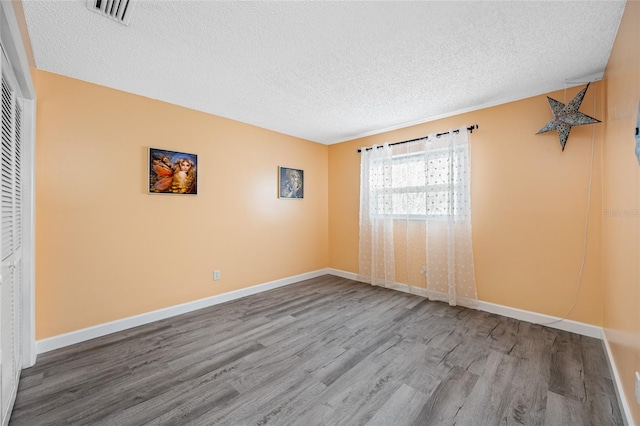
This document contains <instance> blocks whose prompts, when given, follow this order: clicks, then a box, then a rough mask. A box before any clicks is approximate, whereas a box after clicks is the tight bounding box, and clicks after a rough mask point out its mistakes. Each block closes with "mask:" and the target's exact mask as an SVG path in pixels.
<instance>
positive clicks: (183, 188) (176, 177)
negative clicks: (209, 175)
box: [147, 147, 198, 195]
mask: <svg viewBox="0 0 640 426" xmlns="http://www.w3.org/2000/svg"><path fill="white" fill-rule="evenodd" d="M147 188H148V193H149V194H173V195H197V194H198V155H197V154H190V153H186V152H182V151H171V150H168V149H160V148H152V147H149V181H148V187H147Z"/></svg>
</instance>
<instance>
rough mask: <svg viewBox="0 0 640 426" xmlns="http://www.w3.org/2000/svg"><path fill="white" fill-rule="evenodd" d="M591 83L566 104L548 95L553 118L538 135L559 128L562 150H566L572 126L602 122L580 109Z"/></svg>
mask: <svg viewBox="0 0 640 426" xmlns="http://www.w3.org/2000/svg"><path fill="white" fill-rule="evenodd" d="M589 84H591V83H587V86H586V87H585V88H584V89H582V90H581V91H580V92H579V93H578V94H577V95H576V96H575V98H573V99H572V100H571V102H569V103H568V104H566V105H565V104H563V103H562V102H559V101H556V100H555V99H551V98H550V97H548V96H547V99H548V100H549V105H550V106H551V112H552V113H553V118H552V119H551V120H549V122H548V123H547V124H545V126H544V127H543V128H542V129H540V130H538V133H536V135H538V134H540V133H545V132H549V131H551V130H557V131H558V137H559V138H560V146H562V151H564V147H565V145H566V144H567V139H569V132H571V127H572V126H582V125H583V124H592V123H600V120H598V119H597V118H593V117H590V116H588V115H586V114H583V113H581V112H580V111H578V110H579V109H580V104H582V100H583V99H584V94H585V93H587V89H588V88H589Z"/></svg>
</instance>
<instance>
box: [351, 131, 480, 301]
mask: <svg viewBox="0 0 640 426" xmlns="http://www.w3.org/2000/svg"><path fill="white" fill-rule="evenodd" d="M361 155H362V159H361V167H360V243H359V256H360V265H359V266H360V270H359V278H360V280H362V281H365V282H368V283H371V284H373V285H378V286H383V287H388V288H396V289H400V290H403V291H409V292H412V293H415V294H420V295H423V296H426V297H429V298H430V299H433V300H442V301H446V302H448V303H449V304H451V305H458V304H459V305H464V306H474V305H475V304H476V302H477V298H478V297H477V293H476V285H475V275H474V267H473V248H472V239H471V184H470V178H471V170H470V155H469V134H468V133H467V129H466V127H461V128H460V129H457V132H454V131H450V132H449V133H448V134H445V135H441V136H439V137H437V136H436V135H429V136H428V137H427V138H425V139H422V140H420V141H416V142H410V143H406V144H400V145H389V144H385V145H383V146H382V147H378V146H376V147H374V148H373V149H370V150H364V149H363V150H362V153H361Z"/></svg>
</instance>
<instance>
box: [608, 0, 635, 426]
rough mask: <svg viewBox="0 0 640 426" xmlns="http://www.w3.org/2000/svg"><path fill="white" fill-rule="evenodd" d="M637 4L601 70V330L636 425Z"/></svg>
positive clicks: (630, 8) (628, 10)
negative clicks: (603, 113)
mask: <svg viewBox="0 0 640 426" xmlns="http://www.w3.org/2000/svg"><path fill="white" fill-rule="evenodd" d="M638 22H640V2H637V1H628V2H627V4H626V7H625V12H624V15H623V18H622V22H621V23H620V27H619V29H618V34H617V37H616V41H615V44H614V47H613V50H612V52H611V56H610V57H609V63H608V65H607V70H606V73H605V81H606V84H607V127H606V140H605V143H604V150H603V191H604V197H603V209H604V218H603V286H604V329H605V336H606V338H607V340H608V342H609V344H610V346H611V351H612V354H613V358H614V361H615V364H616V367H617V369H618V373H619V375H620V379H621V381H622V384H623V386H624V392H625V395H626V396H627V402H628V404H629V407H630V409H631V412H632V416H633V419H634V421H635V423H636V424H640V407H639V406H638V404H637V403H636V402H635V400H634V397H633V395H634V372H635V371H640V269H639V268H640V165H639V164H638V160H637V158H636V156H635V155H634V149H635V138H634V129H635V127H636V118H637V116H638V102H639V101H640V26H638Z"/></svg>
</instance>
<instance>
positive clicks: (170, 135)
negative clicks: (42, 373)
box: [34, 70, 328, 339]
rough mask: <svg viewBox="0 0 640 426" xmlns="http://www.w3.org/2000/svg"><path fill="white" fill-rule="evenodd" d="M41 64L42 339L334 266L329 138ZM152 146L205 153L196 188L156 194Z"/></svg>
mask: <svg viewBox="0 0 640 426" xmlns="http://www.w3.org/2000/svg"><path fill="white" fill-rule="evenodd" d="M34 75H35V77H36V78H35V82H36V89H37V93H38V103H37V116H38V120H37V129H36V132H37V140H36V179H37V187H36V206H37V210H36V229H37V232H36V277H37V278H36V282H37V285H36V295H37V296H36V323H37V339H43V338H46V337H50V336H54V335H58V334H61V333H65V332H69V331H73V330H78V329H81V328H85V327H89V326H92V325H96V324H100V323H104V322H107V321H113V320H117V319H121V318H124V317H128V316H132V315H136V314H140V313H144V312H148V311H151V310H155V309H160V308H164V307H168V306H172V305H176V304H180V303H184V302H189V301H193V300H196V299H201V298H204V297H208V296H212V295H216V294H220V293H224V292H228V291H231V290H237V289H241V288H244V287H248V286H252V285H255V284H260V283H264V282H268V281H271V280H275V279H279V278H283V277H289V276H292V275H296V274H300V273H305V272H309V271H313V270H317V269H321V268H325V267H326V266H327V264H328V230H327V223H328V219H327V203H328V201H327V197H328V188H327V163H328V159H327V155H328V148H327V146H325V145H321V144H316V143H312V142H308V141H303V140H300V139H297V138H294V137H291V136H286V135H282V134H279V133H276V132H272V131H268V130H265V129H261V128H257V127H254V126H250V125H247V124H243V123H239V122H236V121H232V120H228V119H224V118H220V117H216V116H212V115H208V114H204V113H200V112H196V111H193V110H189V109H186V108H182V107H178V106H174V105H170V104H167V103H163V102H159V101H155V100H151V99H148V98H144V97H140V96H136V95H132V94H128V93H124V92H120V91H117V90H113V89H109V88H105V87H101V86H97V85H93V84H89V83H85V82H81V81H78V80H74V79H71V78H67V77H62V76H59V75H55V74H51V73H48V72H44V71H39V70H34ZM149 146H153V147H157V148H167V149H172V150H177V151H185V152H192V153H196V154H198V162H199V174H198V182H199V188H198V191H199V193H198V195H197V196H173V195H148V194H147V167H148V166H147V161H148V160H147V148H148V147H149ZM281 165H285V166H289V167H296V168H301V169H304V172H305V198H304V200H279V199H278V198H277V170H278V166H281ZM214 269H220V270H221V275H222V279H221V280H220V281H215V282H214V281H213V280H212V275H213V270H214Z"/></svg>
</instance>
